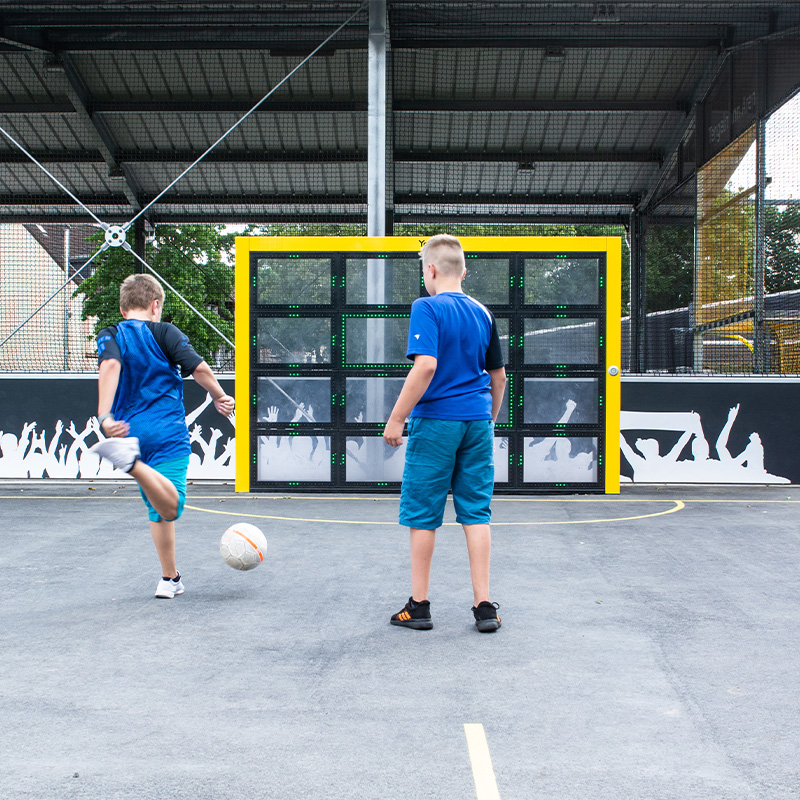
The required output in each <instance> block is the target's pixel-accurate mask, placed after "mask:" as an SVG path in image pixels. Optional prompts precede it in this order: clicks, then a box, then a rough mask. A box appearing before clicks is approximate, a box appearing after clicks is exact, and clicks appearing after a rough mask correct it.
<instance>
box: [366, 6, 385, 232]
mask: <svg viewBox="0 0 800 800" xmlns="http://www.w3.org/2000/svg"><path fill="white" fill-rule="evenodd" d="M368 70H369V81H368V87H367V92H368V94H369V98H368V129H367V148H368V153H367V235H368V236H385V235H386V0H370V1H369V41H368Z"/></svg>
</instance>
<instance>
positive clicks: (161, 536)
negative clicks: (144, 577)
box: [150, 520, 178, 578]
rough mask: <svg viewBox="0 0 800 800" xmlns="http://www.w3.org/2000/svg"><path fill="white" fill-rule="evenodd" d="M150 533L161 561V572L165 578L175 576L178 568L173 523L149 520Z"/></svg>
mask: <svg viewBox="0 0 800 800" xmlns="http://www.w3.org/2000/svg"><path fill="white" fill-rule="evenodd" d="M150 534H151V535H152V537H153V544H155V546H156V552H157V553H158V560H159V561H160V562H161V574H162V576H163V577H165V578H176V577H177V575H178V569H177V567H176V566H175V523H174V522H167V520H161V521H160V522H153V521H152V520H151V521H150Z"/></svg>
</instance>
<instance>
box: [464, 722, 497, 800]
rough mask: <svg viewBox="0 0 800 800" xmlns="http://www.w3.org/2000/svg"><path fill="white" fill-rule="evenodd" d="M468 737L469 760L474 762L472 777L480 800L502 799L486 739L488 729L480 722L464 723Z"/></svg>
mask: <svg viewBox="0 0 800 800" xmlns="http://www.w3.org/2000/svg"><path fill="white" fill-rule="evenodd" d="M464 734H465V735H466V737H467V749H468V750H469V760H470V762H471V763H472V777H473V779H474V780H475V794H476V796H477V798H478V800H500V792H498V791H497V779H496V778H495V776H494V768H493V767H492V757H491V755H490V754H489V745H488V743H487V741H486V731H484V729H483V725H481V724H480V723H477V724H476V723H469V722H467V723H464Z"/></svg>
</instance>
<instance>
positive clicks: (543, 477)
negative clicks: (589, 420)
mask: <svg viewBox="0 0 800 800" xmlns="http://www.w3.org/2000/svg"><path fill="white" fill-rule="evenodd" d="M577 407H578V404H577V403H576V402H575V401H574V400H572V399H569V400H567V402H566V403H565V407H564V413H563V414H562V415H561V417H560V418H559V420H558V424H560V425H564V424H566V423H567V422H568V421H569V418H570V417H571V416H572V412H573V411H575V409H576V408H577ZM587 439H588V441H590V442H591V443H592V445H593V449H592V450H591V451H579V452H576V453H575V454H574V455H573V452H572V451H573V449H575V448H576V447H579V446H580V445H581V444H583V445H584V446H585V444H586V442H587ZM525 444H526V447H525V458H524V461H523V469H522V479H523V480H524V481H525V482H526V483H594V482H595V481H596V480H597V443H596V440H595V439H594V438H593V437H581V438H580V439H579V438H578V437H569V436H548V437H545V438H543V439H530V438H526V439H525Z"/></svg>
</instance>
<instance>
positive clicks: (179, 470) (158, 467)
mask: <svg viewBox="0 0 800 800" xmlns="http://www.w3.org/2000/svg"><path fill="white" fill-rule="evenodd" d="M148 466H150V467H152V468H153V469H154V470H155V471H156V472H158V473H160V474H161V475H163V476H164V477H165V478H167V480H169V482H170V483H171V484H172V485H173V486H174V487H175V488H176V489H177V490H178V515H177V516H176V517H175V519H178V518H179V517H180V515H181V514H183V505H184V503H185V502H186V471H187V470H188V469H189V456H186V457H185V458H173V459H172V460H171V461H162V462H161V463H160V464H149V465H148ZM139 493H140V494H141V495H142V500H144V504H145V505H146V506H147V516H148V518H149V519H150V522H163V521H164V517H162V516H161V515H160V514H159V513H158V511H156V510H155V509H154V508H153V506H152V505H151V504H150V501H149V500H148V499H147V496H146V495H145V493H144V492H143V491H142V490H141V488H140V489H139ZM173 521H174V520H167V522H173Z"/></svg>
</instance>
